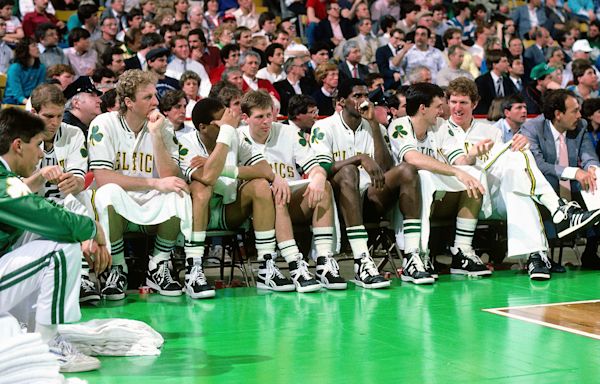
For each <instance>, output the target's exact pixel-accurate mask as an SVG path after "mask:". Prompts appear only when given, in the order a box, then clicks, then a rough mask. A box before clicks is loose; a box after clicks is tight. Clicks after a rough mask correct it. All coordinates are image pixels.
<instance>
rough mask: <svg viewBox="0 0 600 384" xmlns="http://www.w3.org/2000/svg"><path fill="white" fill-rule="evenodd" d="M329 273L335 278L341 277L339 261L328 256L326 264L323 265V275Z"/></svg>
mask: <svg viewBox="0 0 600 384" xmlns="http://www.w3.org/2000/svg"><path fill="white" fill-rule="evenodd" d="M328 272H329V273H330V274H331V276H333V277H339V276H340V266H339V265H338V263H337V261H336V260H335V259H334V258H333V257H331V256H326V257H325V264H323V275H326V274H327V273H328Z"/></svg>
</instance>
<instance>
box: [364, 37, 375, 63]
mask: <svg viewBox="0 0 600 384" xmlns="http://www.w3.org/2000/svg"><path fill="white" fill-rule="evenodd" d="M365 41H366V43H367V45H366V46H365V57H366V59H367V62H368V63H372V62H373V61H375V60H373V47H372V46H371V35H367V36H366V37H365Z"/></svg>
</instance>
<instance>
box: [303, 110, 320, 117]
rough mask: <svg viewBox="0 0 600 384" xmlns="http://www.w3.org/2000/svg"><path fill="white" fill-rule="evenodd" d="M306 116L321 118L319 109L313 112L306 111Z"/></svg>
mask: <svg viewBox="0 0 600 384" xmlns="http://www.w3.org/2000/svg"><path fill="white" fill-rule="evenodd" d="M306 114H307V115H313V116H319V109H318V108H316V109H314V110H312V111H306Z"/></svg>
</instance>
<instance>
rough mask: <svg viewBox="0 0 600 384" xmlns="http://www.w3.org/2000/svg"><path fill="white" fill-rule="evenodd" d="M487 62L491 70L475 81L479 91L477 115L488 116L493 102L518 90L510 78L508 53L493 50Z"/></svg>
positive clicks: (487, 57)
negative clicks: (508, 73) (507, 74)
mask: <svg viewBox="0 0 600 384" xmlns="http://www.w3.org/2000/svg"><path fill="white" fill-rule="evenodd" d="M486 62H487V66H488V68H491V70H490V71H489V72H488V73H486V74H484V75H481V76H479V77H478V78H476V79H475V84H477V90H478V91H479V96H480V99H479V103H478V104H477V107H476V108H475V112H474V113H475V114H476V115H487V114H488V110H489V109H490V105H491V104H492V100H494V99H495V98H497V97H505V96H510V95H514V94H515V93H518V92H517V88H516V87H515V85H514V83H513V82H512V81H510V79H509V78H508V76H505V75H506V73H507V72H508V67H509V61H508V57H507V56H506V53H505V52H503V51H502V50H500V49H493V50H491V51H489V52H488V53H487V54H486Z"/></svg>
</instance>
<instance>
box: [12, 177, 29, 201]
mask: <svg viewBox="0 0 600 384" xmlns="http://www.w3.org/2000/svg"><path fill="white" fill-rule="evenodd" d="M6 193H7V194H8V196H10V197H12V198H13V199H16V198H18V197H22V196H27V195H29V194H31V190H30V189H29V187H28V186H27V184H25V183H24V182H22V181H21V180H19V178H18V177H9V178H8V179H6Z"/></svg>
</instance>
